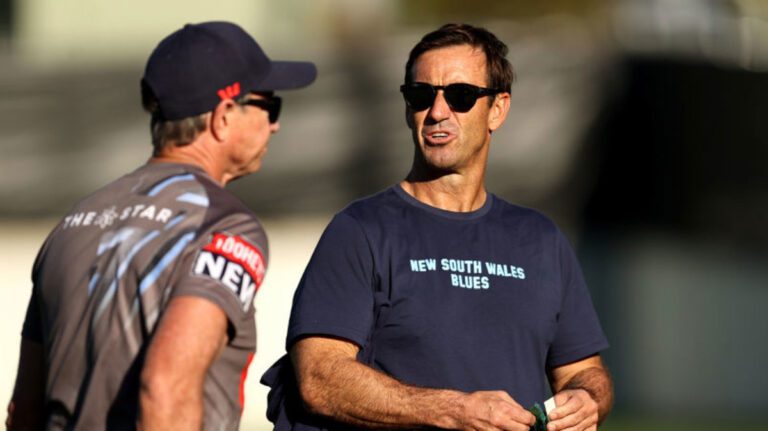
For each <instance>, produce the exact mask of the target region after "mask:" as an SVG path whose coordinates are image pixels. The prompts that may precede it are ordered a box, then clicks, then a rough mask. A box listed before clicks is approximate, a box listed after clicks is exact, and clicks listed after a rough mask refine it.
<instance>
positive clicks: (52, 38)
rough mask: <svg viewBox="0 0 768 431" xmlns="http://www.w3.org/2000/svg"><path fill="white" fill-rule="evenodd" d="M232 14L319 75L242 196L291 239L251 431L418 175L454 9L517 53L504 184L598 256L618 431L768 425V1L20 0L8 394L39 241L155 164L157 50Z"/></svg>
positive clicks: (6, 329) (584, 254)
mask: <svg viewBox="0 0 768 431" xmlns="http://www.w3.org/2000/svg"><path fill="white" fill-rule="evenodd" d="M215 19H225V20H231V21H235V22H237V23H238V24H240V25H242V26H243V27H244V28H246V29H247V30H248V31H249V32H250V33H251V34H253V35H254V36H255V38H256V39H257V40H258V41H259V42H260V44H261V45H262V47H263V48H264V49H265V50H266V51H267V53H268V54H269V55H270V56H271V57H272V58H273V59H286V60H287V59H297V60H298V59H306V60H310V61H314V62H315V63H316V64H317V66H318V70H319V76H318V79H317V81H316V83H315V84H314V85H313V86H312V87H309V88H308V89H305V90H301V91H296V92H286V93H284V94H282V96H284V110H283V116H282V118H281V126H282V129H281V131H280V133H279V134H278V135H276V136H274V137H273V139H272V141H271V143H270V149H269V155H268V156H267V158H266V161H265V164H264V167H263V168H262V170H261V171H260V172H259V173H257V174H255V175H253V176H251V177H248V178H246V179H243V180H240V181H238V182H237V183H236V184H233V185H232V187H231V189H232V190H233V191H234V192H235V193H236V194H238V195H239V196H241V197H242V198H243V200H245V201H246V202H247V203H248V204H249V205H250V206H251V207H252V208H253V209H254V210H255V211H256V212H257V214H259V215H260V216H261V217H262V219H263V221H264V224H265V225H266V227H267V229H268V231H269V234H270V240H271V248H272V253H271V262H270V268H269V270H268V273H267V279H266V282H265V283H264V285H263V286H262V289H261V291H260V292H259V295H258V298H257V307H258V330H259V340H258V345H259V347H258V348H259V351H258V353H257V359H256V360H255V361H254V363H253V365H252V366H251V369H250V377H249V381H248V386H247V392H246V402H247V407H246V410H245V413H244V416H243V427H242V428H243V429H244V430H252V429H254V430H266V429H269V424H268V423H267V422H266V420H265V419H264V411H265V396H266V389H265V388H264V387H263V386H261V385H259V383H258V379H259V377H260V376H261V374H262V373H263V371H264V370H265V369H266V368H267V367H268V366H269V365H270V364H271V363H272V362H273V361H274V360H276V359H277V358H278V357H279V356H280V355H281V354H282V352H283V341H284V337H285V331H286V325H287V317H288V316H287V313H288V310H289V308H290V301H291V296H292V293H293V291H294V289H295V286H296V283H297V281H298V279H299V277H300V275H301V272H302V270H303V267H304V265H305V264H306V262H307V260H308V258H309V255H310V253H311V251H312V248H313V247H314V244H315V242H316V241H317V239H318V237H319V235H320V233H321V231H322V229H323V227H324V225H325V223H327V221H328V220H329V219H330V217H331V215H332V214H333V213H334V212H336V211H338V210H340V209H341V208H342V207H343V206H344V205H345V204H346V203H348V202H349V201H350V200H352V199H356V198H360V197H363V196H366V195H368V194H371V193H373V192H376V191H378V190H380V189H382V188H384V187H387V186H389V185H390V184H392V183H394V182H396V181H398V180H400V179H401V178H402V177H403V176H404V175H405V174H406V173H407V171H408V168H409V167H410V157H411V155H412V151H413V150H412V146H411V142H410V135H409V132H408V130H407V129H406V126H405V121H404V107H403V102H402V99H401V97H400V94H399V93H398V86H399V84H400V83H401V82H402V79H403V72H404V69H403V66H404V64H405V61H406V58H407V54H408V51H409V50H410V48H411V47H412V46H413V45H414V44H415V43H416V42H417V41H418V39H419V38H420V37H421V36H422V35H423V34H424V33H426V32H428V31H430V30H432V29H434V28H436V27H437V26H438V25H440V24H442V23H445V22H451V21H463V22H470V23H473V24H478V25H483V26H486V27H487V28H489V29H490V30H491V31H493V32H495V33H496V34H497V35H498V36H499V37H500V38H501V39H502V40H504V41H505V42H506V43H507V44H508V45H509V47H510V55H509V58H510V60H511V61H512V63H513V65H514V67H515V71H516V83H515V84H514V86H513V93H512V108H511V112H510V115H509V118H508V120H507V123H506V124H505V125H504V127H503V128H502V130H500V131H499V132H498V133H496V134H494V138H493V143H492V151H491V160H490V164H489V166H490V167H489V172H488V188H489V190H491V191H492V192H494V193H496V194H498V195H500V196H502V197H504V198H506V199H508V200H510V201H512V202H515V203H519V204H522V205H526V206H532V207H535V208H538V209H540V210H541V211H542V212H544V213H546V214H548V215H549V216H550V217H552V218H553V219H555V220H556V221H557V222H558V223H559V224H560V225H561V226H562V227H563V229H564V230H565V231H566V233H567V234H568V236H569V237H570V239H571V240H572V241H573V243H574V244H575V246H576V249H577V251H578V254H579V257H580V259H581V261H582V263H583V265H584V271H585V274H586V278H587V281H588V282H589V284H590V287H591V290H592V294H593V298H594V301H595V304H596V307H597V308H598V312H599V314H600V317H601V320H602V323H603V326H604V328H605V330H606V332H607V334H608V337H609V339H610V341H611V348H610V350H608V351H606V352H605V354H604V357H605V359H606V362H607V364H608V366H609V367H610V369H611V371H612V373H613V376H614V379H615V386H616V388H615V389H616V406H615V409H614V413H613V415H612V417H611V418H609V420H608V421H607V422H606V424H605V426H604V428H603V429H606V430H616V431H626V430H642V429H648V430H721V429H722V430H725V429H741V430H745V429H749V430H768V398H767V397H766V388H768V371H767V370H766V368H768V317H767V314H766V312H765V310H764V309H765V308H766V306H768V121H766V113H767V112H768V1H765V0H730V1H727V0H615V1H607V0H582V1H576V0H572V1H568V0H558V1H554V0H549V1H529V2H520V1H517V2H513V1H501V0H499V1H489V0H473V1H467V2H458V1H436V0H432V1H426V0H420V1H408V0H399V1H396V0H375V1H371V0H367V1H356V0H314V1H309V0H307V1H301V0H281V1H279V2H277V1H272V2H268V1H266V0H260V1H257V0H229V1H219V2H203V1H182V0H174V1H167V0H166V1H149V0H132V1H130V2H122V1H106V0H0V66H1V67H0V151H1V152H0V154H1V155H0V274H1V275H2V277H3V279H4V282H3V283H2V286H0V319H2V325H1V326H0V341H1V342H2V345H4V346H5V349H4V350H5V351H4V352H3V354H2V355H1V356H0V403H5V402H6V401H7V400H8V399H9V398H10V395H11V390H12V385H13V380H14V376H15V372H16V366H17V362H18V348H17V347H18V343H19V332H20V330H21V324H22V321H23V317H24V309H25V307H26V303H27V300H28V296H29V293H30V287H31V284H30V281H29V272H30V268H31V265H32V262H33V259H34V256H35V253H36V251H37V247H39V245H40V243H41V242H42V240H43V239H44V237H45V235H46V234H47V231H48V230H49V229H50V228H52V227H53V225H54V224H55V223H56V219H57V218H58V217H61V216H62V215H64V214H65V212H66V211H67V209H68V207H69V206H70V205H71V204H72V203H73V202H74V201H76V200H77V199H79V198H81V197H83V196H84V195H86V194H88V193H90V192H91V191H93V190H95V189H96V188H98V187H100V186H102V185H104V184H106V183H108V182H109V181H111V180H112V179H114V178H116V177H118V176H120V175H121V174H123V173H125V172H128V171H130V170H132V169H134V168H135V167H136V166H138V165H140V164H141V163H143V162H144V160H146V158H147V157H148V155H149V152H150V143H149V135H148V118H147V116H146V115H145V114H144V113H143V112H142V110H141V107H140V98H139V78H140V76H141V73H142V69H143V66H144V62H145V60H146V58H147V56H148V55H149V53H150V51H151V50H152V49H153V48H154V46H155V45H156V44H157V42H158V41H159V40H160V39H161V38H163V37H164V36H166V35H167V34H169V33H171V32H172V31H174V30H176V29H177V28H179V27H181V26H182V25H183V24H185V23H187V22H199V21H206V20H215Z"/></svg>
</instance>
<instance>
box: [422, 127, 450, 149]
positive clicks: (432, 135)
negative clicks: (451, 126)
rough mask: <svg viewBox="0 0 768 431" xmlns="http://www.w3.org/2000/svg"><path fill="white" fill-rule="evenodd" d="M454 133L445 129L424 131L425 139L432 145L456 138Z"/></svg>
mask: <svg viewBox="0 0 768 431" xmlns="http://www.w3.org/2000/svg"><path fill="white" fill-rule="evenodd" d="M454 136H455V135H454V134H453V133H451V132H446V131H443V130H438V131H435V132H428V133H424V140H425V141H426V142H427V143H428V144H431V145H442V144H446V143H448V142H450V141H451V140H452V139H453V138H454Z"/></svg>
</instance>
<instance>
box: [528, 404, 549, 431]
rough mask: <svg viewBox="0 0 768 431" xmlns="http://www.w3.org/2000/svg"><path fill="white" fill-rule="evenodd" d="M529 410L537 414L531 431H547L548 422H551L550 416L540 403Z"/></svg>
mask: <svg viewBox="0 0 768 431" xmlns="http://www.w3.org/2000/svg"><path fill="white" fill-rule="evenodd" d="M528 411H529V412H531V413H533V415H534V416H536V423H535V424H534V425H533V426H532V427H531V430H530V431H547V422H549V418H548V417H547V413H546V412H545V411H544V409H543V408H542V407H541V406H540V405H539V403H536V404H534V405H533V407H531V408H530V409H528Z"/></svg>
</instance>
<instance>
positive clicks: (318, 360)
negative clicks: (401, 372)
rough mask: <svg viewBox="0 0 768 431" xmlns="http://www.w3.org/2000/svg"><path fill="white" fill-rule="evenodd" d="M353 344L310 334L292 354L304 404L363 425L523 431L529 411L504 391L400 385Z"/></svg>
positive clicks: (529, 418)
mask: <svg viewBox="0 0 768 431" xmlns="http://www.w3.org/2000/svg"><path fill="white" fill-rule="evenodd" d="M356 353H357V348H356V346H354V345H352V344H350V343H345V342H341V341H338V340H327V339H322V338H309V339H304V340H301V341H299V342H297V343H296V345H295V346H294V347H293V348H292V349H291V358H292V360H293V363H294V366H295V367H296V374H297V380H298V382H299V390H300V392H301V395H302V399H303V400H304V403H305V405H306V407H307V409H308V410H309V411H310V412H311V413H314V414H318V415H321V416H325V417H328V418H331V419H333V420H335V421H339V422H344V423H347V424H352V425H355V426H360V427H365V428H418V427H437V428H446V429H509V430H521V431H527V430H528V427H529V426H530V425H531V424H533V423H534V422H535V418H534V417H533V415H532V414H531V413H530V412H528V411H526V410H525V409H524V408H522V406H520V405H519V404H517V403H516V402H515V401H514V400H513V399H512V398H511V397H510V396H509V394H507V393H506V392H503V391H481V392H473V393H469V394H468V393H464V392H459V391H454V390H448V389H425V388H418V387H414V386H410V385H406V384H403V383H401V382H399V381H397V380H395V379H393V378H392V377H390V376H388V375H386V374H384V373H381V372H379V371H377V370H374V369H373V368H371V367H369V366H367V365H365V364H362V363H360V362H358V361H357V360H356Z"/></svg>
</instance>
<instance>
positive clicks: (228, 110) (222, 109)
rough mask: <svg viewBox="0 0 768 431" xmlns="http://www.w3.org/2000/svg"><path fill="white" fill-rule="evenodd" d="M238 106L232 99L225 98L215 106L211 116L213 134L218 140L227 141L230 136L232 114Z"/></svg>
mask: <svg viewBox="0 0 768 431" xmlns="http://www.w3.org/2000/svg"><path fill="white" fill-rule="evenodd" d="M236 107H237V103H235V101H234V100H232V99H224V100H222V101H221V102H219V104H218V105H216V107H215V108H213V111H212V112H211V117H210V125H209V126H210V129H211V135H213V138H214V139H216V140H217V141H226V140H227V138H229V127H230V126H231V125H232V115H233V114H234V109H235V108H236Z"/></svg>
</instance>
